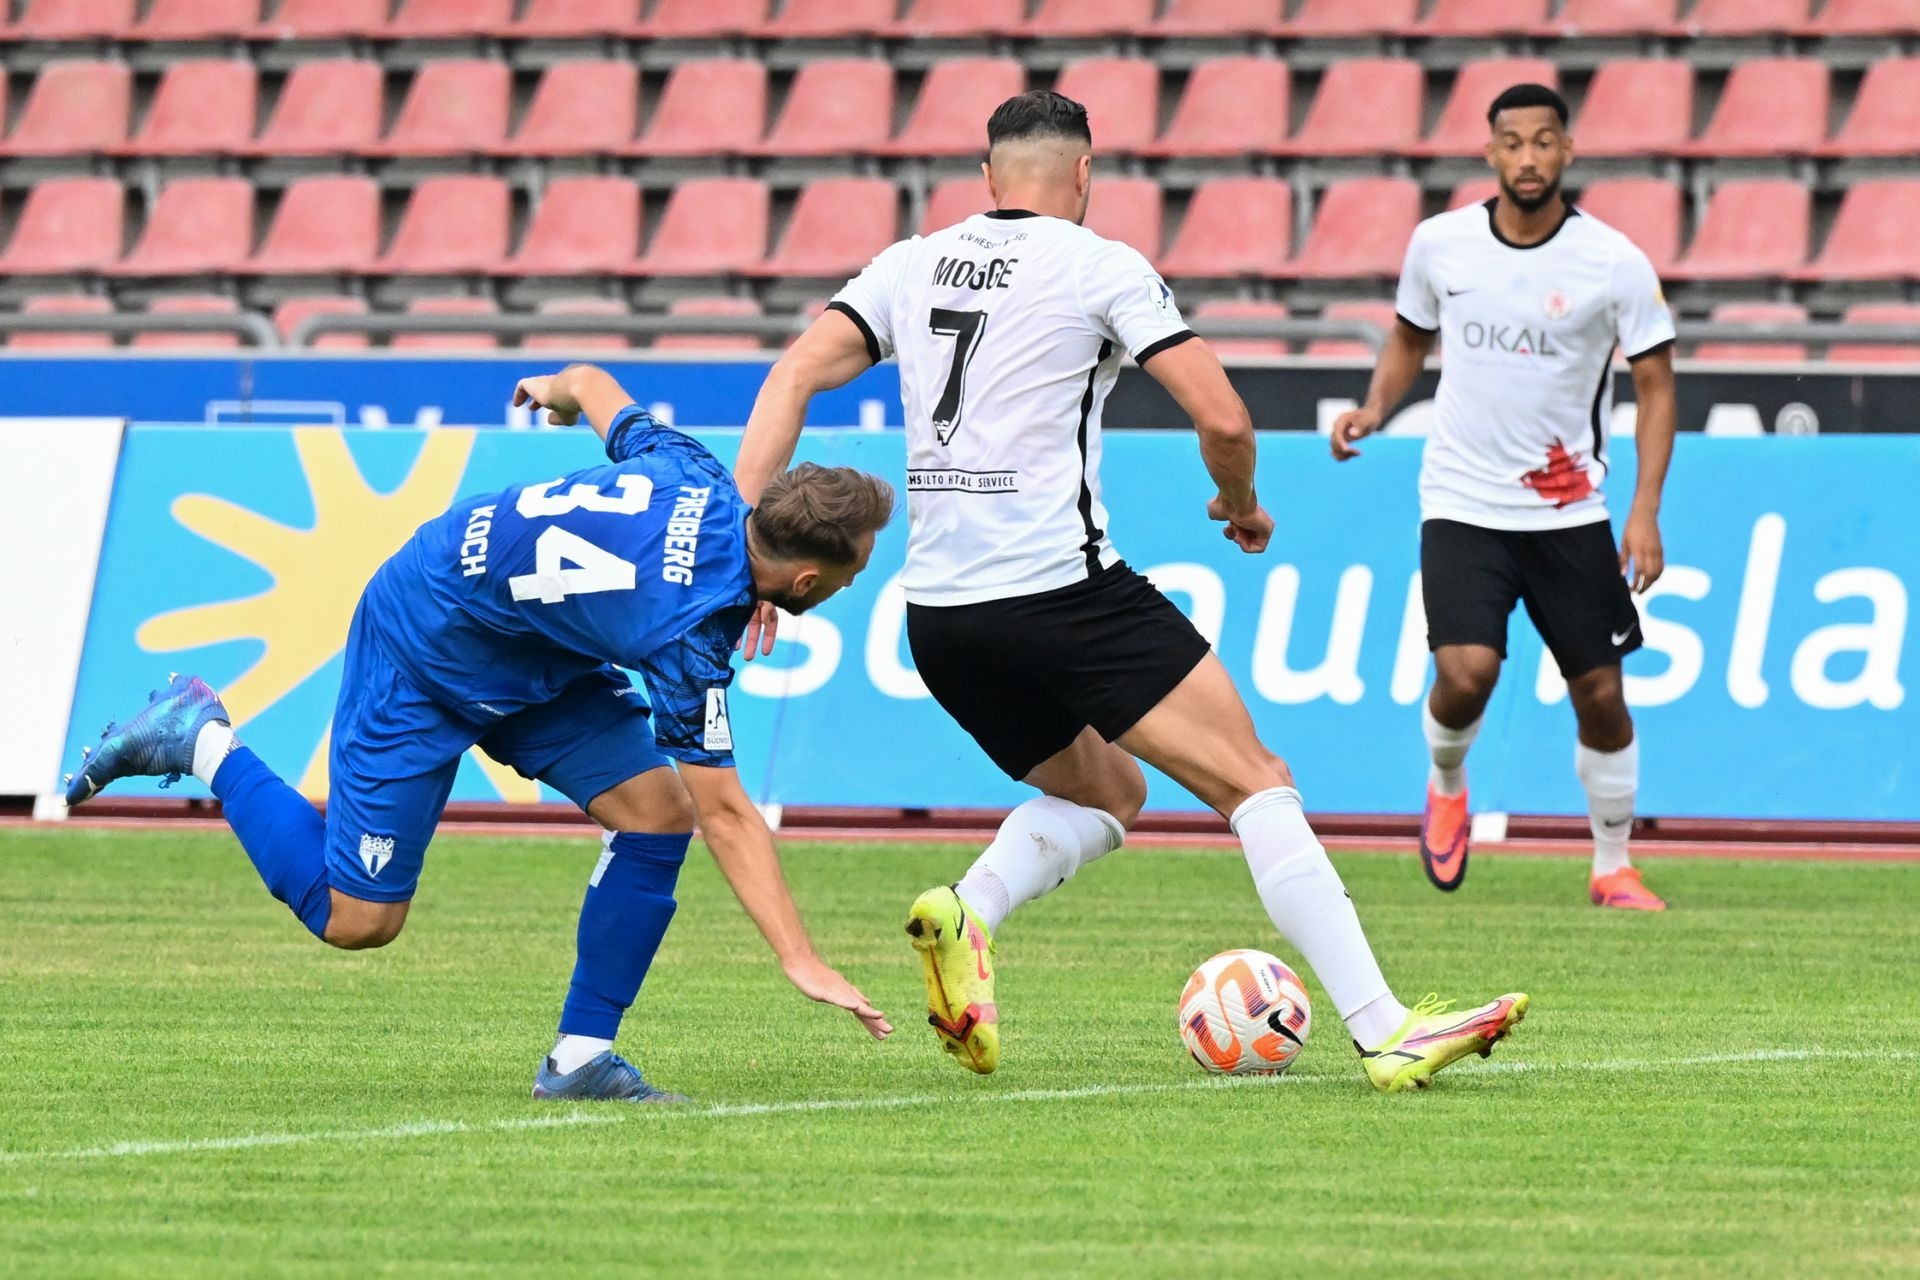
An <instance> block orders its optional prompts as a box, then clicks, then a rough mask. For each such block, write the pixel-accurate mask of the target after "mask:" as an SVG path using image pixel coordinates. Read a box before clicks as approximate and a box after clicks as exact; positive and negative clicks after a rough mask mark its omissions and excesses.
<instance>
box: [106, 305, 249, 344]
mask: <svg viewBox="0 0 1920 1280" xmlns="http://www.w3.org/2000/svg"><path fill="white" fill-rule="evenodd" d="M239 310H240V304H239V303H237V302H235V301H234V300H233V299H232V298H229V297H226V296H225V295H224V294H218V293H174V294H162V295H161V296H160V297H157V298H155V299H154V300H153V301H152V302H151V303H149V304H147V314H149V315H160V316H182V315H221V316H230V315H233V314H235V313H236V312H238V311H239ZM132 345H134V346H136V347H139V348H141V349H142V350H147V351H153V350H160V351H168V350H173V351H177V350H181V349H183V348H184V349H187V350H196V351H218V350H221V349H223V348H227V347H237V346H239V345H240V335H239V334H237V333H227V332H223V331H221V330H219V329H206V330H194V329H177V330H172V331H169V332H165V333H158V332H156V333H136V334H134V335H133V344H132Z"/></svg>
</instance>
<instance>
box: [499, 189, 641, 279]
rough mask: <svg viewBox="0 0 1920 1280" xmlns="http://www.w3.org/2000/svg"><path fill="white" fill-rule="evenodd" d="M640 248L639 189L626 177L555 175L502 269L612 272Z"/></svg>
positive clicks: (537, 272) (527, 272) (571, 273)
mask: <svg viewBox="0 0 1920 1280" xmlns="http://www.w3.org/2000/svg"><path fill="white" fill-rule="evenodd" d="M639 253H640V190H639V188H638V187H636V186H634V184H633V182H632V181H631V180H630V179H627V178H611V177H609V178H599V177H576V178H555V179H554V180H553V181H551V182H549V183H548V184H547V190H546V194H545V195H543V196H542V197H541V199H540V207H539V208H538V209H536V210H535V211H534V214H533V218H532V220H531V221H530V222H529V223H528V224H527V234H526V239H524V240H523V241H521V244H520V251H519V252H518V253H516V254H514V255H513V259H512V260H511V261H510V262H508V263H507V264H506V266H505V267H504V268H503V270H504V271H505V272H506V273H507V274H509V275H519V276H580V275H596V274H598V275H607V274H611V273H613V272H616V271H621V270H624V269H626V268H627V267H630V266H632V265H633V260H634V259H635V258H636V257H638V256H639Z"/></svg>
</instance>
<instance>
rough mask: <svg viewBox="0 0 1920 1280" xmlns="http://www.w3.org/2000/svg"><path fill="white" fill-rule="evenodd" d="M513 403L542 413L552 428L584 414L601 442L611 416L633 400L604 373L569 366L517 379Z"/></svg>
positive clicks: (593, 368) (610, 426)
mask: <svg viewBox="0 0 1920 1280" xmlns="http://www.w3.org/2000/svg"><path fill="white" fill-rule="evenodd" d="M513 403H514V404H515V405H516V406H517V405H523V404H525V405H532V406H533V407H534V409H536V410H540V409H545V410H546V411H547V421H548V422H551V423H552V424H553V425H554V426H556V427H570V426H572V425H573V424H574V423H576V422H578V421H580V415H581V414H585V415H586V416H587V421H588V422H589V423H591V424H592V426H593V430H594V434H596V435H598V436H599V437H600V438H601V439H602V440H605V439H606V438H607V432H608V431H610V430H612V429H613V420H614V418H615V416H617V415H618V414H619V412H620V411H621V410H622V409H624V408H626V407H627V406H628V405H630V404H632V403H633V397H632V396H630V395H628V394H627V391H626V388H625V387H622V386H621V385H620V384H619V382H617V381H616V380H615V379H614V376H613V375H612V374H610V373H608V372H607V371H606V370H605V369H602V368H600V367H599V366H597V365H591V364H570V365H568V366H567V367H566V368H564V369H562V370H561V371H560V372H558V373H549V374H545V375H542V376H541V377H537V378H522V379H520V382H519V385H517V386H516V387H514V389H513Z"/></svg>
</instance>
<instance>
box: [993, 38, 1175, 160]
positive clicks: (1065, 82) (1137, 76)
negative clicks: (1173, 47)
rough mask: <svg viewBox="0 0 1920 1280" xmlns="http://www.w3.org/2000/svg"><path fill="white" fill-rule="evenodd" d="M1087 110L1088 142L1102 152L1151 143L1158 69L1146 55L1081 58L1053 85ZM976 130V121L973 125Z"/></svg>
mask: <svg viewBox="0 0 1920 1280" xmlns="http://www.w3.org/2000/svg"><path fill="white" fill-rule="evenodd" d="M1053 87H1054V88H1055V89H1056V90H1058V91H1059V92H1061V93H1064V94H1065V95H1067V97H1069V98H1072V99H1073V100H1074V101H1075V102H1078V103H1080V104H1081V105H1082V106H1084V107H1086V109H1087V121H1088V123H1089V124H1090V125H1091V126H1092V128H1093V144H1094V146H1095V148H1096V149H1098V151H1099V152H1100V154H1101V155H1103V156H1112V155H1127V154H1130V153H1132V152H1135V151H1141V150H1144V149H1145V148H1147V147H1149V146H1151V145H1153V135H1154V134H1155V133H1157V132H1158V131H1159V128H1160V68H1159V67H1157V66H1155V65H1154V64H1153V63H1152V62H1149V61H1148V60H1147V59H1145V58H1081V59H1080V60H1078V61H1076V62H1069V63H1068V64H1067V65H1066V66H1065V67H1063V68H1062V69H1061V71H1060V79H1059V81H1058V82H1057V83H1056V84H1055V85H1054V86H1053ZM974 128H975V131H976V133H977V132H978V131H979V128H980V126H979V124H978V122H976V123H975V125H974Z"/></svg>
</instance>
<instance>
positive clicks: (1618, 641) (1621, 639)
mask: <svg viewBox="0 0 1920 1280" xmlns="http://www.w3.org/2000/svg"><path fill="white" fill-rule="evenodd" d="M1634 629H1635V628H1634V627H1628V628H1627V629H1626V630H1625V631H1622V632H1621V633H1620V634H1618V635H1612V634H1609V635H1608V636H1607V639H1609V640H1611V641H1613V645H1614V648H1616V649H1617V648H1619V647H1620V646H1621V645H1623V644H1625V643H1626V642H1627V637H1628V636H1631V635H1632V634H1633V633H1634Z"/></svg>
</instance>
